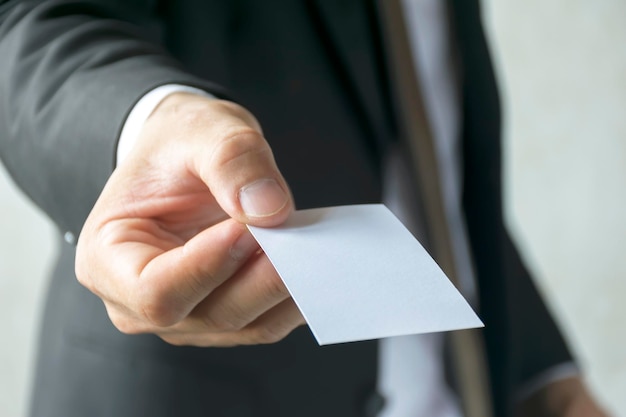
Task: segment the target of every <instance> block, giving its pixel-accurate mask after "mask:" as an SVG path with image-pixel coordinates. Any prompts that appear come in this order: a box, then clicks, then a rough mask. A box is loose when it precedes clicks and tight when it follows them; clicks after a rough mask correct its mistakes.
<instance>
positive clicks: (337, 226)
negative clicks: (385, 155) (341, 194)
mask: <svg viewBox="0 0 626 417" xmlns="http://www.w3.org/2000/svg"><path fill="white" fill-rule="evenodd" d="M250 231H251V232H252V234H253V235H254V237H255V238H256V239H257V241H258V242H259V244H260V245H261V247H262V248H263V250H264V251H265V253H266V254H267V256H268V257H269V259H270V261H271V262H272V264H273V265H274V267H275V268H276V270H277V271H278V273H279V275H280V276H281V278H282V279H283V281H284V282H285V285H286V286H287V288H288V290H289V292H290V293H291V296H292V297H293V299H294V300H295V302H296V304H297V305H298V307H299V308H300V311H301V312H302V315H303V316H304V318H305V319H306V321H307V323H308V325H309V327H310V328H311V331H312V332H313V334H314V336H315V338H316V339H317V341H318V343H319V344H320V345H325V344H332V343H342V342H353V341H358V340H369V339H378V338H383V337H390V336H401V335H408V334H417V333H430V332H440V331H447V330H457V329H466V328H473V327H482V326H483V324H482V322H481V321H480V319H479V318H478V317H477V316H476V314H475V313H474V311H473V310H472V309H471V307H470V306H469V304H468V303H467V302H466V301H465V299H464V298H463V297H462V296H461V294H460V293H459V292H458V291H457V290H456V288H455V287H454V285H452V283H451V282H450V281H449V280H448V278H447V277H446V276H445V274H444V273H443V271H442V270H441V269H440V268H439V266H438V265H437V264H436V263H435V261H434V260H433V259H432V258H431V257H430V255H429V254H428V253H427V252H426V250H425V249H424V248H423V247H422V245H421V244H420V243H419V242H418V241H417V240H416V239H415V238H414V237H413V235H412V234H411V233H410V232H409V231H408V230H407V229H406V228H405V227H404V226H403V225H402V223H400V221H399V220H398V219H397V218H396V217H395V216H394V215H393V214H392V213H391V212H390V211H389V210H388V209H387V208H386V207H385V206H384V205H382V204H367V205H354V206H340V207H325V208H318V209H310V210H300V211H296V212H294V213H293V214H292V216H291V217H290V218H289V219H288V220H287V222H285V223H284V224H283V225H281V226H279V227H275V228H260V227H252V226H250Z"/></svg>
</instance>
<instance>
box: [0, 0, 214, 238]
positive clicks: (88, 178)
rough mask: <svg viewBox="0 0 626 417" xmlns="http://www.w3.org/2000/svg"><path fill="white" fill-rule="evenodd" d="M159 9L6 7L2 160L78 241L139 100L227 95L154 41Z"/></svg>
mask: <svg viewBox="0 0 626 417" xmlns="http://www.w3.org/2000/svg"><path fill="white" fill-rule="evenodd" d="M155 3H156V2H155V1H151V0H135V1H131V0H126V1H118V2H116V1H111V0H110V1H71V0H46V1H41V0H39V1H5V2H1V3H0V57H1V58H0V158H1V159H2V161H3V163H4V165H5V166H6V168H7V169H8V171H9V173H10V174H11V176H12V177H13V179H14V181H15V182H16V183H17V184H18V186H19V187H20V188H21V189H22V190H23V191H24V192H25V193H26V194H27V195H28V196H29V197H30V198H31V199H32V200H33V201H34V202H35V203H36V204H37V205H39V206H40V207H41V208H42V209H43V210H44V211H45V212H46V213H47V214H48V215H49V216H50V217H51V218H52V220H53V221H54V222H55V223H56V224H57V226H58V227H59V228H60V230H61V231H64V232H71V233H73V234H74V235H75V236H78V233H79V232H80V229H81V228H82V224H83V223H84V221H85V219H86V217H87V215H88V214H89V212H90V210H91V208H92V206H93V204H94V202H95V200H96V199H97V197H98V195H99V193H100V191H101V189H102V188H103V186H104V184H105V182H106V180H107V179H108V177H109V175H110V174H111V172H112V171H113V167H114V158H115V149H116V144H117V139H118V136H119V133H120V130H121V128H122V126H123V123H124V120H125V119H126V116H127V114H128V112H129V111H130V109H131V108H132V107H133V105H134V103H135V102H136V101H137V100H138V99H139V98H140V97H142V96H143V95H144V94H145V93H146V92H148V91H150V90H152V89H153V88H155V87H157V86H159V85H163V84H168V83H179V84H185V85H189V86H195V87H198V88H202V89H204V90H207V91H210V92H212V93H213V94H215V95H218V96H221V95H222V93H221V91H220V89H219V87H216V86H214V85H212V84H210V83H207V82H204V81H203V80H200V79H197V78H195V77H194V76H192V75H189V74H188V73H186V72H185V71H184V70H182V69H181V67H180V66H179V64H178V63H177V62H176V61H175V60H173V59H172V58H171V57H170V56H169V55H168V54H167V53H166V52H165V51H164V50H163V49H162V48H161V47H160V46H159V44H158V41H155V40H154V38H152V39H151V36H150V33H151V30H150V28H152V29H154V28H155V27H157V26H158V24H159V21H158V19H157V18H156V14H155V12H154V10H155V6H154V4H155Z"/></svg>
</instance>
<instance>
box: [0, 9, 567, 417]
mask: <svg viewBox="0 0 626 417" xmlns="http://www.w3.org/2000/svg"><path fill="white" fill-rule="evenodd" d="M450 6H451V7H450V11H451V13H450V15H451V19H452V22H453V27H454V32H455V36H456V37H455V40H456V42H457V44H458V50H459V71H460V76H461V78H462V86H463V87H462V104H463V138H462V139H463V156H464V162H463V163H464V181H465V183H464V198H463V201H464V208H465V213H466V220H467V224H468V228H469V233H470V240H471V244H472V250H473V254H474V258H475V265H476V269H477V276H478V281H479V288H480V291H479V294H480V314H481V317H482V318H483V319H484V321H485V323H486V328H485V331H484V334H485V340H486V343H487V348H488V353H489V362H490V374H491V380H492V386H493V393H494V398H495V403H496V404H495V405H496V408H497V412H498V414H497V415H506V414H507V412H508V411H507V410H508V407H509V406H510V404H511V399H512V393H513V392H514V391H515V389H517V388H519V386H520V384H522V383H523V382H525V381H527V380H528V379H529V378H531V377H533V376H535V375H537V374H538V373H540V372H541V371H543V370H545V369H546V368H548V367H550V366H551V365H555V364H558V363H561V362H564V361H568V360H570V359H571V358H570V354H569V352H568V349H567V347H566V345H565V343H564V341H563V339H562V337H561V335H560V334H559V332H558V330H557V328H556V326H555V325H554V322H553V320H552V319H551V318H550V315H549V313H548V312H547V310H546V308H545V306H544V304H543V303H542V301H541V299H540V297H539V296H538V294H537V291H536V290H535V287H534V286H533V284H532V281H531V279H530V277H529V275H528V272H527V271H526V269H525V268H524V266H523V264H522V262H521V261H520V259H519V256H518V254H517V252H516V250H515V248H514V246H513V244H512V243H511V241H510V239H509V237H508V235H507V233H506V231H505V228H504V225H503V216H502V207H501V190H500V188H501V179H500V178H501V172H500V171H501V167H500V157H501V152H500V114H499V100H498V94H497V90H496V87H495V81H494V75H493V72H492V68H491V64H490V59H489V54H488V51H487V47H486V44H485V40H484V36H483V32H482V28H481V25H480V15H479V8H478V6H477V4H476V3H475V2H474V1H469V0H465V1H460V0H459V1H454V2H450ZM376 16H377V12H376V8H375V6H374V5H373V4H370V2H363V1H358V0H344V1H334V0H333V1H331V0H308V1H287V0H276V1H275V2H271V3H269V2H260V1H252V0H237V1H208V0H176V1H165V0H164V1H152V0H135V1H130V0H127V1H122V0H118V1H114V0H109V1H105V0H101V1H97V0H92V1H70V0H47V1H5V2H3V3H2V4H1V5H0V57H1V58H0V60H1V61H0V156H1V157H2V160H3V162H4V164H5V165H6V167H7V169H8V170H9V172H10V173H11V174H12V176H13V178H14V180H15V182H16V183H17V184H18V185H19V186H20V187H21V188H22V189H23V190H24V192H25V193H26V194H27V195H28V196H29V197H30V198H31V199H32V200H33V201H34V202H35V203H36V204H38V205H39V206H40V207H41V208H42V209H43V210H44V211H45V212H46V213H47V214H48V215H49V216H50V217H51V218H52V219H53V220H54V222H55V223H56V224H57V225H58V227H59V230H60V231H61V232H62V233H64V232H67V231H69V232H71V233H73V234H74V235H76V236H77V235H78V233H79V232H80V229H81V226H82V224H83V222H84V220H85V218H86V216H87V215H88V213H89V211H90V208H91V207H92V205H93V203H94V201H95V200H96V198H97V196H98V194H99V192H100V190H101V189H102V187H103V185H104V183H105V182H106V180H107V178H108V176H109V175H110V173H111V172H112V170H113V164H114V154H115V148H116V141H117V138H118V136H119V132H120V129H121V127H122V125H123V122H124V120H125V118H126V115H127V114H128V112H129V110H130V109H131V108H132V106H133V104H134V103H135V102H136V101H137V100H138V99H139V98H140V97H141V96H142V95H143V94H145V93H146V92H147V91H149V90H151V89H152V88H154V87H156V86H159V85H162V84H167V83H181V84H187V85H192V86H196V87H200V88H203V89H205V90H207V91H210V92H212V93H214V94H216V95H218V96H228V97H231V98H232V99H234V100H236V101H238V102H240V103H241V104H243V105H244V106H246V107H248V108H249V109H250V110H251V111H252V112H253V113H254V114H255V115H256V116H257V117H258V118H259V120H260V121H261V124H262V125H263V127H264V132H265V134H266V136H267V138H268V141H269V142H270V144H271V145H272V148H273V150H274V152H275V156H276V159H277V162H278V165H279V167H280V168H281V171H282V172H283V174H284V175H285V177H286V179H287V181H288V182H289V184H290V186H291V187H292V191H293V193H294V196H295V200H296V204H297V205H298V207H299V208H306V207H314V206H324V205H337V204H352V203H365V202H377V201H379V200H380V175H379V168H380V155H381V154H383V152H384V150H385V146H386V145H387V144H389V143H390V141H393V140H394V137H395V135H396V129H395V120H394V118H393V100H392V99H391V98H390V94H389V91H388V87H387V86H388V81H387V71H386V69H385V64H384V61H383V60H382V59H381V57H382V56H383V55H384V54H383V52H382V49H381V48H382V47H381V42H380V34H379V29H380V28H379V27H378V23H377V19H376ZM206 80H210V81H206ZM225 91H228V93H225ZM61 246H62V250H61V256H60V259H59V261H58V264H57V268H56V269H55V271H54V274H53V278H52V281H51V285H50V291H49V297H48V301H47V305H46V313H45V317H44V323H43V331H42V336H41V349H40V354H39V360H38V367H37V374H36V383H35V394H34V401H33V408H32V415H33V416H54V417H57V416H59V417H60V416H64V417H67V416H85V415H89V416H121V417H124V416H143V415H146V416H170V415H185V416H195V415H198V416H199V415H203V416H206V415H210V416H222V415H223V416H294V415H297V416H319V415H326V416H335V415H336V416H360V415H372V414H373V412H374V411H375V409H376V406H375V405H376V401H374V399H375V397H374V396H372V393H373V387H374V385H375V380H376V344H375V343H374V342H367V343H353V344H348V345H342V346H332V347H324V348H319V347H317V346H316V345H315V343H314V341H313V339H312V337H311V335H310V334H309V332H308V331H307V330H306V329H299V330H297V331H296V332H294V333H293V334H292V335H290V336H289V337H288V338H287V339H286V340H284V341H283V342H280V343H278V344H275V345H271V346H256V347H240V348H232V349H198V348H190V347H185V348H180V347H173V346H169V345H167V344H165V343H164V342H161V341H160V339H158V338H156V337H154V336H150V335H142V336H125V335H122V334H120V333H119V332H117V331H116V330H115V329H114V328H113V327H112V325H111V324H110V323H109V322H108V319H107V317H106V313H105V311H104V308H103V306H102V303H101V302H100V301H99V300H98V299H97V298H96V297H95V296H93V295H91V294H90V293H89V292H88V291H87V290H85V289H83V288H82V287H80V285H79V284H78V283H77V282H76V280H75V278H74V274H73V257H74V248H73V247H72V246H71V245H68V244H65V243H63V244H62V245H61Z"/></svg>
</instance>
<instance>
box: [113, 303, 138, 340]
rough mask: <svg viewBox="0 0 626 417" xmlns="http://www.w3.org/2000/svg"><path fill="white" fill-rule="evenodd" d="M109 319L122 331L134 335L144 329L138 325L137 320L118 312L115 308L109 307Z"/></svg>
mask: <svg viewBox="0 0 626 417" xmlns="http://www.w3.org/2000/svg"><path fill="white" fill-rule="evenodd" d="M107 314H108V316H109V320H111V323H112V324H113V326H114V327H115V328H116V329H117V330H119V331H120V332H121V333H124V334H128V335H133V334H139V333H143V331H142V330H143V329H142V328H141V327H140V326H138V325H137V321H136V320H133V319H131V318H129V317H128V316H127V315H125V314H123V313H120V312H118V311H117V310H116V309H114V308H107Z"/></svg>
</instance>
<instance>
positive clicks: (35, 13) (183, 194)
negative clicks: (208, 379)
mask: <svg viewBox="0 0 626 417" xmlns="http://www.w3.org/2000/svg"><path fill="white" fill-rule="evenodd" d="M0 13H1V14H0V16H1V17H0V19H1V21H0V25H1V26H0V39H1V41H0V53H1V54H2V55H3V61H2V67H1V68H0V97H1V98H0V129H2V131H0V137H1V139H0V156H1V157H2V159H3V161H4V162H5V163H6V165H7V167H8V168H9V171H10V172H11V174H12V175H13V177H14V179H15V180H16V182H17V183H18V184H19V185H20V186H21V187H22V189H23V190H25V192H26V193H27V194H28V195H29V196H31V198H32V199H33V200H34V201H35V202H36V203H37V204H39V205H40V206H41V207H42V208H43V209H44V210H45V211H46V212H47V213H48V214H49V215H50V216H51V217H52V219H53V220H54V221H55V222H56V223H57V225H58V226H59V227H60V228H61V230H63V231H67V232H66V233H69V234H71V235H74V236H77V235H78V231H79V230H81V228H82V231H81V234H80V238H79V241H78V247H77V257H76V272H77V277H78V279H79V281H80V282H81V283H83V284H84V285H85V286H87V287H88V288H89V289H90V290H91V291H93V292H94V293H96V294H97V295H98V296H99V297H100V298H102V299H103V301H104V303H105V306H106V308H107V312H108V314H109V316H110V318H111V320H112V321H113V323H114V324H115V325H116V327H118V329H120V330H121V331H123V332H126V333H140V332H150V333H155V334H158V335H159V336H161V337H162V338H163V339H164V340H166V341H168V342H171V343H174V344H191V345H201V346H208V345H212V346H214V345H220V346H224V345H235V344H254V343H268V342H274V341H277V340H279V339H281V338H282V337H284V336H285V335H286V334H288V333H289V332H290V331H291V330H292V329H293V328H295V327H296V326H298V325H301V324H303V323H304V320H303V319H302V316H301V315H300V313H299V311H298V309H297V307H296V306H295V304H294V303H293V300H291V298H290V297H289V294H288V292H287V290H286V289H285V287H284V285H283V284H282V281H281V280H280V278H279V277H278V275H277V274H276V272H275V270H274V269H273V267H272V266H271V264H270V262H269V260H268V259H267V257H266V256H265V255H264V254H262V253H260V252H259V248H258V246H257V244H256V242H255V241H254V239H253V238H252V237H251V235H250V234H249V232H248V231H247V229H246V228H245V226H244V224H243V223H248V224H254V225H258V226H272V225H277V224H279V223H281V222H282V221H284V220H285V219H286V218H287V216H288V215H289V213H290V212H291V211H292V210H293V201H292V198H291V194H290V192H289V188H288V186H287V184H286V183H285V180H284V179H283V177H282V175H281V174H280V172H279V171H278V168H277V167H276V164H275V162H274V159H273V156H272V152H271V150H270V148H269V146H268V144H267V142H266V141H265V139H264V138H263V135H262V133H261V129H260V126H259V124H258V123H257V121H256V119H255V118H254V117H253V116H252V115H251V114H250V113H248V112H247V111H246V110H245V109H243V108H242V107H241V106H238V105H236V104H234V103H231V102H226V101H223V100H207V99H206V98H202V97H197V96H195V95H190V94H173V95H171V96H169V97H167V99H165V100H164V101H163V102H162V103H161V104H160V105H159V106H158V107H157V109H156V110H155V112H154V113H153V114H152V115H151V116H150V117H149V119H148V120H147V122H146V123H145V125H144V126H143V128H142V129H141V134H140V135H139V138H138V140H137V143H136V144H135V146H134V147H133V149H132V150H131V151H130V152H129V154H128V156H127V157H126V158H125V160H124V161H123V163H121V164H120V165H119V166H118V167H117V168H116V169H115V172H114V173H113V174H111V173H112V171H113V161H114V154H115V147H116V142H117V138H118V135H119V132H120V130H121V127H122V125H123V123H124V120H125V118H126V116H127V114H128V112H129V111H130V109H131V108H132V107H133V104H134V103H135V102H136V101H137V100H138V99H139V98H140V97H142V96H143V95H144V94H145V93H146V92H147V91H150V90H152V89H153V88H154V87H156V86H158V85H162V84H168V83H181V84H186V85H191V86H198V87H201V88H204V89H205V90H207V91H210V92H212V93H215V94H217V95H220V92H219V89H218V88H217V87H215V86H212V85H211V84H209V83H206V82H203V81H201V80H198V79H196V78H195V77H192V76H190V75H188V74H186V73H185V72H184V71H183V70H181V69H180V68H179V67H178V65H177V63H176V62H175V61H174V60H172V59H171V58H170V57H169V56H168V55H167V54H166V53H165V52H164V51H163V50H162V49H161V48H160V47H159V46H156V44H153V43H152V42H150V41H149V40H148V39H147V38H146V37H144V36H143V34H142V31H141V30H139V29H138V27H139V26H138V25H136V24H132V23H131V22H129V20H133V21H135V22H145V21H147V20H150V19H151V16H152V14H151V10H150V3H147V2H141V3H139V2H138V3H136V4H135V3H130V2H128V3H126V2H119V3H117V2H96V1H90V2H87V1H83V2H76V1H74V2H70V1H61V0H59V1H22V2H7V3H5V4H3V5H2V9H1V10H0ZM125 19H126V20H125ZM105 182H106V186H105ZM96 199H97V203H96V204H95V206H94V202H95V201H96ZM92 207H93V209H92ZM87 217H88V219H87V221H85V219H86V218H87ZM83 224H84V225H83Z"/></svg>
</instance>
